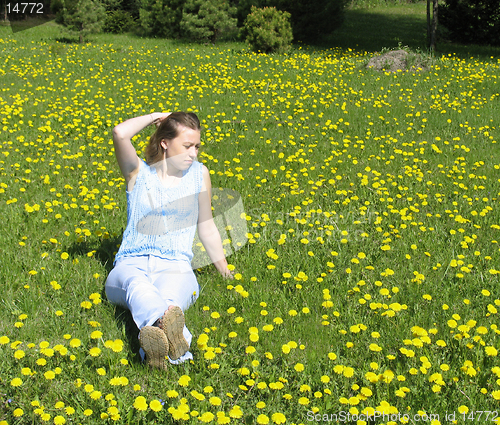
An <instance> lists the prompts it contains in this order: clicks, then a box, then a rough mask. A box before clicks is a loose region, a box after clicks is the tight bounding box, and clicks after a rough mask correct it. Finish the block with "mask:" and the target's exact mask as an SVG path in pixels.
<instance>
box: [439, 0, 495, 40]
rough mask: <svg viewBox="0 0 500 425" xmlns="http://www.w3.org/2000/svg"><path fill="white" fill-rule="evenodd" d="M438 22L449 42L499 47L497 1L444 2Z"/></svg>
mask: <svg viewBox="0 0 500 425" xmlns="http://www.w3.org/2000/svg"><path fill="white" fill-rule="evenodd" d="M439 22H440V23H441V25H442V26H444V27H445V28H446V29H447V30H448V38H449V39H450V40H451V41H455V42H460V43H477V44H491V45H495V46H500V7H499V1H498V0H445V4H444V5H442V6H440V7H439Z"/></svg>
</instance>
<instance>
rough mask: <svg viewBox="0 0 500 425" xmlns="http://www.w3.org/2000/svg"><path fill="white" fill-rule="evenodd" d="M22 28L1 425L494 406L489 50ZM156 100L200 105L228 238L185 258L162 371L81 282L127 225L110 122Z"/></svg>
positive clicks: (4, 277)
mask: <svg viewBox="0 0 500 425" xmlns="http://www.w3.org/2000/svg"><path fill="white" fill-rule="evenodd" d="M41 28H42V27H39V28H38V29H37V31H38V32H37V33H35V32H32V31H31V30H30V31H25V32H22V33H17V34H16V35H15V36H13V35H12V34H11V33H10V32H9V31H8V29H7V28H0V53H1V57H2V63H1V65H0V88H1V93H0V120H1V122H0V127H1V132H0V176H1V178H0V212H1V216H2V218H3V225H2V226H1V227H0V236H1V240H2V241H3V244H2V247H1V248H0V249H1V253H2V257H1V258H2V260H1V262H0V279H1V281H2V284H3V294H2V303H1V306H2V308H1V309H0V355H1V356H2V359H3V364H2V366H1V367H0V405H1V407H0V421H1V422H0V423H2V424H5V423H7V424H9V425H10V424H25V423H54V424H64V423H68V424H70V423H75V424H76V423H123V424H125V423H127V424H146V423H161V424H163V423H177V422H179V423H219V424H225V423H249V424H250V423H252V424H253V423H259V424H267V423H277V424H280V423H288V424H301V423H302V424H305V423H311V418H312V415H313V414H320V415H323V414H327V415H331V414H335V413H338V412H340V411H344V412H349V413H350V414H351V415H352V417H354V418H356V419H357V416H356V415H361V414H373V412H374V411H378V412H383V413H386V414H398V413H399V414H400V415H401V417H400V419H399V420H392V419H391V420H390V419H384V420H382V419H380V420H377V421H376V423H387V424H394V423H406V422H408V421H407V419H406V417H404V416H403V415H404V414H409V415H416V414H421V415H423V414H424V413H427V414H439V415H441V416H440V419H439V420H438V419H437V417H434V419H433V421H434V422H431V421H429V423H434V424H438V423H445V422H446V421H445V420H444V417H445V416H444V415H445V414H446V413H450V412H456V423H461V422H463V421H465V420H466V419H470V418H469V416H470V415H471V414H472V415H474V414H475V413H474V412H476V411H499V412H500V362H499V360H498V355H497V354H498V350H499V349H500V339H499V334H500V329H499V328H498V325H499V320H498V309H499V308H500V297H499V291H498V284H499V281H498V274H500V266H499V265H498V264H499V259H500V252H499V251H500V246H499V242H498V240H499V239H500V208H499V199H500V198H499V197H500V178H499V174H500V173H499V170H500V153H499V152H498V145H499V144H498V141H499V139H500V130H499V126H498V122H497V121H498V110H499V106H500V95H499V77H500V69H499V68H500V60H499V59H498V58H496V57H492V58H490V59H489V60H479V59H477V58H473V57H472V58H469V59H463V58H459V57H457V56H455V55H453V54H449V55H443V56H442V57H440V58H437V60H436V62H435V64H434V66H433V67H432V69H431V71H430V72H428V73H401V72H400V73H395V74H389V73H377V72H375V71H372V70H367V69H365V68H363V64H364V63H365V62H366V61H367V59H368V58H369V57H370V54H369V53H368V52H356V51H353V50H340V49H327V50H323V51H315V52H309V51H307V52H306V51H302V50H301V49H296V50H294V51H293V52H292V53H290V54H288V55H284V56H272V55H269V56H266V55H256V54H252V53H248V51H247V50H246V49H245V48H244V46H243V45H240V44H223V45H217V46H195V45H187V44H180V43H174V42H170V41H164V40H141V39H130V38H127V37H125V36H123V37H121V36H116V37H113V38H111V37H109V36H102V37H101V36H100V37H98V38H96V41H95V42H94V43H93V44H86V45H72V44H61V43H57V42H55V41H54V39H55V37H56V36H57V31H56V30H57V29H56V28H55V27H54V26H51V25H45V26H43V29H41ZM36 34H43V36H42V37H40V35H38V36H37V35H36ZM40 38H42V39H40ZM172 110H191V111H194V112H196V113H197V114H198V115H199V117H200V119H201V120H202V124H203V127H204V131H203V135H202V140H203V146H202V148H201V150H200V154H199V158H198V159H199V160H200V161H202V162H204V163H205V165H206V166H207V167H208V168H209V170H211V178H212V186H213V187H214V188H217V187H222V188H230V189H233V190H236V191H238V192H239V193H240V194H241V196H242V198H243V203H244V206H245V213H246V219H247V226H248V234H247V237H248V242H247V243H246V245H245V246H244V247H243V248H242V249H240V250H239V251H237V252H235V253H234V254H232V255H231V256H230V257H229V258H228V262H229V263H231V264H232V265H233V266H234V267H235V268H236V271H237V274H236V276H235V279H234V280H224V279H223V278H222V277H220V276H219V275H218V274H217V273H216V271H215V268H214V267H213V266H208V267H205V268H202V269H200V270H198V271H197V278H198V282H199V283H200V287H201V288H202V291H201V294H200V298H199V300H198V301H197V302H196V304H195V305H194V306H192V307H191V308H190V309H189V310H188V311H187V312H186V321H187V323H188V327H189V328H190V330H191V332H192V333H193V335H194V339H193V344H192V347H191V348H192V350H191V351H192V352H193V354H194V361H192V362H191V363H189V364H183V365H179V366H172V367H171V368H170V369H169V371H168V372H160V371H156V370H149V369H147V368H146V367H145V366H144V365H143V364H142V363H141V362H140V358H139V355H138V341H137V334H138V332H137V330H136V329H134V326H133V322H131V319H130V315H129V314H128V312H125V311H123V310H120V309H115V307H113V306H112V305H110V304H109V303H108V302H107V301H106V299H105V296H104V292H103V286H104V282H105V279H106V276H107V273H109V271H110V270H111V268H112V262H113V258H114V254H115V253H116V251H117V249H118V246H119V243H120V237H121V233H122V230H123V229H124V227H125V225H126V199H125V185H124V179H123V178H122V177H121V175H120V171H119V168H118V166H117V164H116V161H115V158H114V152H113V145H112V141H111V131H112V128H113V127H114V126H115V125H116V124H118V123H119V122H121V121H123V120H125V119H127V118H130V117H132V116H136V115H143V114H148V113H150V112H154V111H172ZM495 112H496V113H495ZM149 134H151V133H150V129H146V130H145V131H143V132H142V133H141V134H140V135H138V136H136V138H135V139H134V144H135V146H136V147H137V149H138V150H139V151H143V149H144V147H145V144H146V143H147V141H148V136H149ZM226 242H227V241H226ZM321 417H323V416H321ZM410 417H412V416H410ZM485 417H486V416H485ZM496 417H500V416H499V415H498V414H497V415H495V414H491V415H490V416H489V417H488V421H491V419H494V418H496ZM356 419H355V420H353V421H351V422H352V423H358V424H363V423H368V422H366V421H363V420H356ZM410 423H411V422H410Z"/></svg>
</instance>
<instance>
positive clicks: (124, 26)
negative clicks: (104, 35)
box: [103, 10, 135, 34]
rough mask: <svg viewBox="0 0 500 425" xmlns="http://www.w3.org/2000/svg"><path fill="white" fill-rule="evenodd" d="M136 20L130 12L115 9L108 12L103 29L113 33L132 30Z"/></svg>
mask: <svg viewBox="0 0 500 425" xmlns="http://www.w3.org/2000/svg"><path fill="white" fill-rule="evenodd" d="M134 24H135V21H134V19H133V18H132V15H131V14H130V13H129V12H126V11H124V10H113V11H111V12H107V13H106V19H105V20H104V26H103V31H104V32H110V33H113V34H121V33H124V32H127V31H130V29H131V28H133V27H134Z"/></svg>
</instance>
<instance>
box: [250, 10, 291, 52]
mask: <svg viewBox="0 0 500 425" xmlns="http://www.w3.org/2000/svg"><path fill="white" fill-rule="evenodd" d="M244 34H245V35H246V42H247V43H248V44H249V45H250V47H251V48H252V50H254V51H256V52H258V51H260V52H263V53H271V52H283V51H286V50H288V49H289V48H290V43H291V42H292V39H293V35H292V27H291V25H290V14H289V13H288V12H281V11H279V10H277V9H276V8H275V7H264V8H262V9H259V8H256V7H255V6H252V9H251V13H250V14H249V15H248V16H247V18H246V20H245V23H244Z"/></svg>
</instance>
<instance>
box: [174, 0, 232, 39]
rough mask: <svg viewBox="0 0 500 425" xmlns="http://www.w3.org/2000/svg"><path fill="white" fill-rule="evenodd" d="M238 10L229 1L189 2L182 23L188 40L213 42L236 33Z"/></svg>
mask: <svg viewBox="0 0 500 425" xmlns="http://www.w3.org/2000/svg"><path fill="white" fill-rule="evenodd" d="M235 14H236V8H235V7H232V6H231V5H230V4H229V1H228V0H187V1H186V3H185V5H184V9H183V12H182V20H181V23H180V26H181V30H182V35H183V36H184V37H186V38H189V39H192V40H196V41H202V40H210V41H212V42H214V41H216V40H217V39H219V38H222V37H224V36H227V35H230V34H234V33H235V32H236V25H237V19H236V18H235V17H234V16H235Z"/></svg>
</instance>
